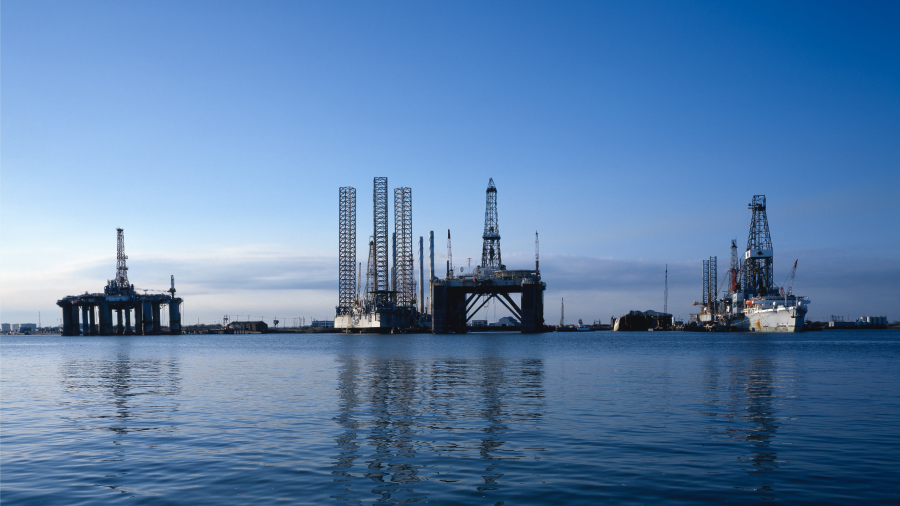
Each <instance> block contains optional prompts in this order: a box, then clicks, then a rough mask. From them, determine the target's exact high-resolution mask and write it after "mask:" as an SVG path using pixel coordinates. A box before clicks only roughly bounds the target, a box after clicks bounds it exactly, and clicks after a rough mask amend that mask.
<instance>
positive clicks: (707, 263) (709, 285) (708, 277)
mask: <svg viewBox="0 0 900 506" xmlns="http://www.w3.org/2000/svg"><path fill="white" fill-rule="evenodd" d="M716 259H717V257H709V260H704V261H703V305H704V306H705V307H708V308H709V309H710V311H713V312H715V305H716V300H717V296H716V289H717V287H718V283H717V278H718V275H717V272H716V270H717V269H716Z"/></svg>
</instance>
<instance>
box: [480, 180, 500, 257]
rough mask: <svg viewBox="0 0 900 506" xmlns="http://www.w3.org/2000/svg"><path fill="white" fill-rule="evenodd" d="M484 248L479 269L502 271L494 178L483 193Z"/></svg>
mask: <svg viewBox="0 0 900 506" xmlns="http://www.w3.org/2000/svg"><path fill="white" fill-rule="evenodd" d="M482 238H483V239H484V247H483V248H482V251H481V267H482V268H491V269H502V268H503V262H502V261H501V260H500V226H499V225H498V224H497V187H496V186H494V178H491V180H490V181H488V187H487V190H486V191H485V208H484V235H483V236H482Z"/></svg>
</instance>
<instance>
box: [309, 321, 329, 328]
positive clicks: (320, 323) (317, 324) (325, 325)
mask: <svg viewBox="0 0 900 506" xmlns="http://www.w3.org/2000/svg"><path fill="white" fill-rule="evenodd" d="M309 326H310V328H313V329H333V328H334V320H313V321H312V323H310V324H309Z"/></svg>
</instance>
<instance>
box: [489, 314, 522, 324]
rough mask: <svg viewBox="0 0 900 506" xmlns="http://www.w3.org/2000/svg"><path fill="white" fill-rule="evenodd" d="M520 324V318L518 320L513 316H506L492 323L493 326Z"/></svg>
mask: <svg viewBox="0 0 900 506" xmlns="http://www.w3.org/2000/svg"><path fill="white" fill-rule="evenodd" d="M519 325H520V324H519V320H516V319H515V318H513V317H512V316H504V317H503V318H500V319H499V320H498V321H497V322H496V323H492V324H491V327H518V326H519Z"/></svg>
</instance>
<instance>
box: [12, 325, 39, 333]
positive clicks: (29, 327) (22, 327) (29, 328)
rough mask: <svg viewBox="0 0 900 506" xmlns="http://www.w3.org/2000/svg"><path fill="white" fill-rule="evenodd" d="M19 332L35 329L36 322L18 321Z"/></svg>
mask: <svg viewBox="0 0 900 506" xmlns="http://www.w3.org/2000/svg"><path fill="white" fill-rule="evenodd" d="M16 325H18V327H19V328H18V331H19V332H34V331H35V330H37V323H18V324H16Z"/></svg>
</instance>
